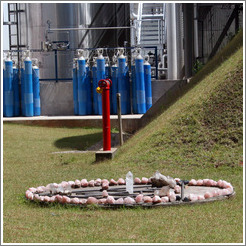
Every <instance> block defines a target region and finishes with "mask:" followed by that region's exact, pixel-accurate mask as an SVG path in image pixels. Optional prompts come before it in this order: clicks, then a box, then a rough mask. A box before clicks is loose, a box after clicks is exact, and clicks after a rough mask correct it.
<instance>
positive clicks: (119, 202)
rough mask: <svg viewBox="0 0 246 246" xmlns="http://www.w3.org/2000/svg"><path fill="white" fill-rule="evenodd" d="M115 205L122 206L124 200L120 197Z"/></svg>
mask: <svg viewBox="0 0 246 246" xmlns="http://www.w3.org/2000/svg"><path fill="white" fill-rule="evenodd" d="M115 204H124V199H123V198H122V197H121V198H119V199H118V200H116V201H115Z"/></svg>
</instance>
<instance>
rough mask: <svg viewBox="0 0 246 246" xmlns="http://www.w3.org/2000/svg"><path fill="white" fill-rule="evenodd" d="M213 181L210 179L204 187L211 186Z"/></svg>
mask: <svg viewBox="0 0 246 246" xmlns="http://www.w3.org/2000/svg"><path fill="white" fill-rule="evenodd" d="M213 182H214V181H213V180H212V179H209V180H208V181H207V183H206V186H213Z"/></svg>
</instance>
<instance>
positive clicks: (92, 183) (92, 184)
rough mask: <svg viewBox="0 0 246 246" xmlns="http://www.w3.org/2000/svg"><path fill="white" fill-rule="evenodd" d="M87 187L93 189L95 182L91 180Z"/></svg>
mask: <svg viewBox="0 0 246 246" xmlns="http://www.w3.org/2000/svg"><path fill="white" fill-rule="evenodd" d="M88 186H90V187H94V186H95V181H94V180H93V179H92V180H90V181H89V182H88Z"/></svg>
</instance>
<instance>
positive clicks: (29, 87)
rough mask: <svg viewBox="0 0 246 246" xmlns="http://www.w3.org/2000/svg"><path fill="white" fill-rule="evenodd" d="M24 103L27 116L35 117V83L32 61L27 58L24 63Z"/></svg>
mask: <svg viewBox="0 0 246 246" xmlns="http://www.w3.org/2000/svg"><path fill="white" fill-rule="evenodd" d="M24 66H25V70H24V84H25V85H24V87H25V90H24V102H25V116H28V117H32V116H33V82H32V61H31V59H30V57H27V58H26V59H25V61H24Z"/></svg>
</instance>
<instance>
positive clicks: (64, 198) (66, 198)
mask: <svg viewBox="0 0 246 246" xmlns="http://www.w3.org/2000/svg"><path fill="white" fill-rule="evenodd" d="M70 201H71V199H70V198H69V197H68V196H63V197H62V202H61V203H63V204H65V203H70Z"/></svg>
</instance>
